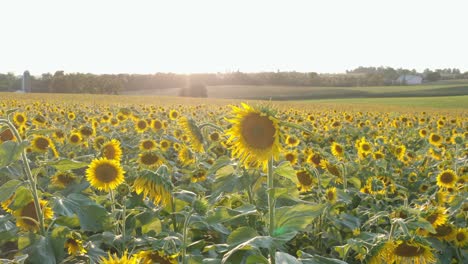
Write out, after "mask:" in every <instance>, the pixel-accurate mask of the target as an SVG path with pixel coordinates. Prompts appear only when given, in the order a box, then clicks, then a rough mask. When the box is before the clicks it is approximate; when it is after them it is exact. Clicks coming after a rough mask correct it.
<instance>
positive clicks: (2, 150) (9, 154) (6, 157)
mask: <svg viewBox="0 0 468 264" xmlns="http://www.w3.org/2000/svg"><path fill="white" fill-rule="evenodd" d="M28 145H29V142H27V141H23V142H21V143H18V142H15V141H5V142H3V143H2V144H0V168H3V167H6V166H8V165H10V164H11V163H13V162H15V161H17V160H18V159H19V157H20V155H21V153H22V151H23V149H25V148H26V147H27V146H28Z"/></svg>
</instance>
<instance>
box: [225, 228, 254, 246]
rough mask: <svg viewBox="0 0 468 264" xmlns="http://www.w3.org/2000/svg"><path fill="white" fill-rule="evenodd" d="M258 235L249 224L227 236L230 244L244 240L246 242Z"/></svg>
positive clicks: (236, 243)
mask: <svg viewBox="0 0 468 264" xmlns="http://www.w3.org/2000/svg"><path fill="white" fill-rule="evenodd" d="M256 236H258V233H257V231H255V229H253V228H251V227H249V226H242V227H239V228H237V229H236V230H234V231H232V233H231V234H230V235H229V237H228V238H227V241H226V242H227V243H228V244H229V245H230V246H234V245H238V244H240V243H242V242H245V241H247V240H249V239H251V238H254V237H256Z"/></svg>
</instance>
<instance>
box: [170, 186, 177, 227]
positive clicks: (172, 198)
mask: <svg viewBox="0 0 468 264" xmlns="http://www.w3.org/2000/svg"><path fill="white" fill-rule="evenodd" d="M170 202H171V212H172V214H171V218H172V227H173V228H174V232H175V233H177V219H176V215H175V205H174V196H173V195H171V199H170Z"/></svg>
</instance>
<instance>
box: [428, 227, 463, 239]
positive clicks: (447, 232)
mask: <svg viewBox="0 0 468 264" xmlns="http://www.w3.org/2000/svg"><path fill="white" fill-rule="evenodd" d="M435 231H436V232H435V233H434V234H429V236H431V237H436V238H438V239H440V240H445V241H448V242H450V241H452V240H453V239H454V238H455V234H456V229H455V226H454V225H452V224H449V223H445V224H443V225H440V226H438V227H436V228H435Z"/></svg>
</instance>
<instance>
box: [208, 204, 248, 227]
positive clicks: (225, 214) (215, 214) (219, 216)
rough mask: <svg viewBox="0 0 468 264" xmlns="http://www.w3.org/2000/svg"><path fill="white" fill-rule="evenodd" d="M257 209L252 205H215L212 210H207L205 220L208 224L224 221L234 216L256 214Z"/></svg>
mask: <svg viewBox="0 0 468 264" xmlns="http://www.w3.org/2000/svg"><path fill="white" fill-rule="evenodd" d="M256 213H257V209H256V208H255V206H253V205H250V204H249V205H244V206H241V207H238V208H236V209H230V208H227V207H217V208H215V209H213V210H212V211H210V212H208V215H207V217H206V222H207V223H209V224H217V223H224V222H228V221H231V220H234V219H236V218H239V217H242V216H247V215H252V214H256Z"/></svg>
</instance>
